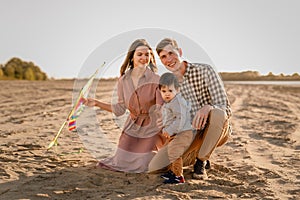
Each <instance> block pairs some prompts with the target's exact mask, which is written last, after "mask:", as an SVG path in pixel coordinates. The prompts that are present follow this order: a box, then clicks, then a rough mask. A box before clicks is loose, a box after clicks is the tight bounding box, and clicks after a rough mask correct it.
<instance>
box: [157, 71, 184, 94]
mask: <svg viewBox="0 0 300 200" xmlns="http://www.w3.org/2000/svg"><path fill="white" fill-rule="evenodd" d="M170 85H174V87H175V89H176V90H177V89H178V88H179V82H178V79H177V77H176V76H175V75H174V74H173V73H170V72H166V73H164V74H163V75H161V77H160V79H159V86H158V87H159V89H161V87H162V86H170Z"/></svg>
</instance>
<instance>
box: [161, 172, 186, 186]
mask: <svg viewBox="0 0 300 200" xmlns="http://www.w3.org/2000/svg"><path fill="white" fill-rule="evenodd" d="M184 182H185V180H184V177H183V176H175V174H174V176H172V177H170V178H169V179H168V180H164V184H178V183H184Z"/></svg>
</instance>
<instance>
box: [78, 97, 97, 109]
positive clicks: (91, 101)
mask: <svg viewBox="0 0 300 200" xmlns="http://www.w3.org/2000/svg"><path fill="white" fill-rule="evenodd" d="M82 100H83V104H84V105H86V106H88V107H94V106H96V105H97V100H96V99H92V98H87V99H85V98H82Z"/></svg>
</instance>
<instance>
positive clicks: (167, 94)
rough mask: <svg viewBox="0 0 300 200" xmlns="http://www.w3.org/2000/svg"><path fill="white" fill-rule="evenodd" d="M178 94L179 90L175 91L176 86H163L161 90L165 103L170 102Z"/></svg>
mask: <svg viewBox="0 0 300 200" xmlns="http://www.w3.org/2000/svg"><path fill="white" fill-rule="evenodd" d="M177 93H178V90H176V89H175V87H174V85H169V86H167V85H163V86H161V88H160V94H161V96H162V98H163V100H164V101H165V102H167V103H168V102H170V101H171V100H172V99H173V98H174V97H175V95H176V94H177Z"/></svg>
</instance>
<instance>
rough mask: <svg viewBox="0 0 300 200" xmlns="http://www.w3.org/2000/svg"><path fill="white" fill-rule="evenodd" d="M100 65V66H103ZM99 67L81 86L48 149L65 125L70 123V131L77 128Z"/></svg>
mask: <svg viewBox="0 0 300 200" xmlns="http://www.w3.org/2000/svg"><path fill="white" fill-rule="evenodd" d="M104 65H105V62H104V63H103V64H102V65H101V67H103V66H104ZM101 67H100V68H101ZM98 71H99V68H98V69H97V70H96V71H95V73H94V74H93V75H92V76H91V77H90V78H89V80H88V81H87V83H86V84H85V85H84V86H83V87H82V88H81V90H80V92H79V95H78V97H77V99H76V101H75V103H74V104H73V106H72V109H71V111H70V113H69V114H68V117H67V119H66V120H65V121H64V123H63V124H62V125H61V127H60V129H59V130H58V132H57V134H56V136H55V137H54V139H53V140H52V141H51V142H50V144H49V145H48V147H47V150H49V149H50V148H51V147H53V146H54V145H57V144H58V141H57V139H58V137H59V135H60V133H61V132H62V130H63V128H64V126H65V125H66V124H67V123H68V127H69V128H68V129H69V131H72V130H75V129H76V120H77V119H78V117H79V116H80V113H81V112H82V111H83V110H84V104H83V98H87V96H88V94H89V92H90V89H91V86H92V83H93V81H94V79H95V77H96V75H97V74H98Z"/></svg>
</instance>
